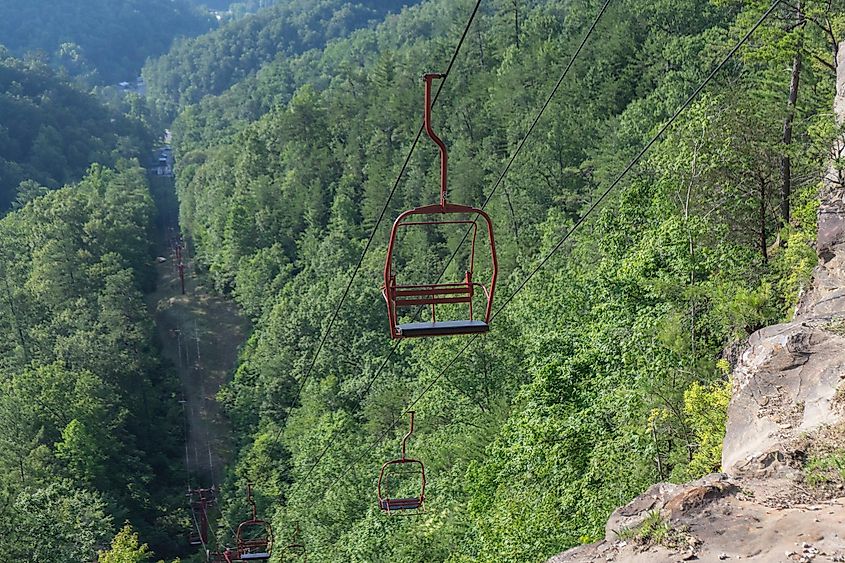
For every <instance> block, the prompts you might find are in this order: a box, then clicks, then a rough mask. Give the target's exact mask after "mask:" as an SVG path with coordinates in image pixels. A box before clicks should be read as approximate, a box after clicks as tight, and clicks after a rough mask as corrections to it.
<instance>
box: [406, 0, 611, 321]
mask: <svg viewBox="0 0 845 563" xmlns="http://www.w3.org/2000/svg"><path fill="white" fill-rule="evenodd" d="M610 2H611V0H606V1H605V3H604V5H603V6H602V7H601V9H600V10H599V12H598V14H597V15H596V17H595V19H594V20H593V23H592V25H590V28H589V29H588V30H587V33H586V34H585V35H584V37H583V39H581V43H580V44H579V45H578V48H577V49H576V50H575V53H574V54H573V55H572V57H570V59H569V63H568V64H567V65H566V68H565V69H564V70H563V73H562V74H561V75H560V78H558V80H557V83H556V84H555V85H554V87H553V88H552V90H551V92H549V95H548V97H547V98H546V101H545V102H544V103H543V105H542V107H541V108H540V111H539V112H537V115H536V117H534V121H533V122H531V125H530V126H529V127H528V130H527V131H526V132H525V135H524V136H523V137H522V140H520V142H519V144H518V145H517V147H516V149H515V150H514V151H513V154H511V157H510V159H508V163H507V164H506V165H505V167H504V168H503V169H502V172H501V174H499V178H498V179H497V180H496V183H495V184H494V185H493V189H492V190H490V193H489V194H487V197H486V198H485V200H484V203H483V204H482V205H481V209H486V208H487V205H488V204H489V203H490V200H491V199H493V195H494V194H495V193H496V190H498V189H499V186H500V185H502V182H504V180H505V177H507V175H508V172H510V170H511V166H513V163H514V162H515V161H516V158H517V157H518V156H519V154H520V153H521V152H522V149H523V148H524V147H525V144H526V143H527V142H528V137H530V136H531V133H533V132H534V129H535V128H536V127H537V124H538V123H540V119H542V117H543V114H544V113H545V112H546V110H547V109H548V108H549V106H550V105H551V103H552V100H553V99H554V97H555V95H556V94H557V91H558V90H560V87H561V85H563V81H564V80H566V77H567V75H568V74H569V71H570V70H571V69H572V67H573V66H574V64H575V61H576V59H578V56H579V55H580V54H581V51H582V50H583V49H584V46H585V45H586V44H587V41H589V39H590V36H592V34H593V32H594V31H595V29H596V26H598V23H599V21H600V20H601V18H602V16H603V15H604V13H605V11H607V8H608V6H610ZM470 232H472V227H470V228H468V229H467V231H466V232H465V233H464V236H463V238H462V239H461V242H459V243H458V244H457V246H456V247H455V250H454V252H452V255H451V256H450V257H449V259H448V260H447V261H446V265H445V266H443V271H442V272H440V277H439V278H438V281H439V280H440V279H441V278H442V277H443V276H444V275H445V273H446V270H447V269H448V268H449V265H450V264H451V263H452V261H453V260H454V259H455V257H456V256H457V255H458V251H459V250H460V249H461V246H463V244H464V242H466V240H467V237H468V236H469V234H470ZM417 314H419V312H418V313H417Z"/></svg>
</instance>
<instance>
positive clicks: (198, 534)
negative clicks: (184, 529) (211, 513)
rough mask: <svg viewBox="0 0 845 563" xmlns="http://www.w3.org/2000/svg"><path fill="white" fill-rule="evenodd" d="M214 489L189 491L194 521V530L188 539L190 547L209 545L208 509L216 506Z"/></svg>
mask: <svg viewBox="0 0 845 563" xmlns="http://www.w3.org/2000/svg"><path fill="white" fill-rule="evenodd" d="M215 497H216V492H215V489H214V487H211V488H210V489H188V499H189V502H190V504H191V513H192V517H193V519H194V525H195V528H194V530H192V531H191V533H190V535H189V537H188V543H189V544H190V545H206V544H208V508H209V507H211V506H214V502H215V500H216V498H215Z"/></svg>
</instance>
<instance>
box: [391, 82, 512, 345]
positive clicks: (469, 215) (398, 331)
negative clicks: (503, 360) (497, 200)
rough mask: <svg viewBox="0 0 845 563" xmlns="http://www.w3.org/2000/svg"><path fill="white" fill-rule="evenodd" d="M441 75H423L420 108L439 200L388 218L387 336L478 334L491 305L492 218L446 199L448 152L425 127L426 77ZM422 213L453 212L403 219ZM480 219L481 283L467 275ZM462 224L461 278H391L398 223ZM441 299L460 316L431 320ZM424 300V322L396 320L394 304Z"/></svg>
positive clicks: (421, 303)
mask: <svg viewBox="0 0 845 563" xmlns="http://www.w3.org/2000/svg"><path fill="white" fill-rule="evenodd" d="M439 78H445V75H443V74H426V75H425V76H424V77H423V80H424V82H425V111H424V114H423V118H424V125H425V130H426V133H427V134H428V136H429V137H430V138H431V140H432V141H434V143H435V144H436V145H437V146H438V147H439V149H440V203H439V204H434V205H426V206H423V207H417V208H414V209H411V210H409V211H405V212H404V213H402V214H401V215H399V217H398V218H397V219H396V221H395V222H394V223H393V228H392V229H391V231H390V239H389V242H388V247H387V260H386V262H385V265H384V285H383V286H382V293H383V295H384V299H385V301H386V302H387V314H388V320H389V323H390V337H391V338H394V339H398V338H412V337H421V336H448V335H457V334H478V333H484V332H487V331H488V330H489V324H490V317H491V309H492V307H493V294H494V292H495V289H496V277H497V275H498V272H499V266H498V262H497V259H496V243H495V239H494V237H493V222H492V221H491V219H490V216H489V215H487V213H485V212H484V211H483V210H481V209H477V208H475V207H470V206H466V205H458V204H454V203H449V202H448V201H447V200H446V186H447V162H448V154H447V151H446V145H445V144H444V143H443V141H442V140H441V139H440V138H439V137H438V136H437V134H436V133H435V132H434V130H433V129H432V127H431V82H432V80H434V79H439ZM420 215H426V216H444V215H452V216H458V218H455V219H451V218H438V219H428V220H409V218H412V217H415V216H420ZM479 221H482V222H483V224H484V225H485V226H486V229H487V237H488V242H489V245H490V255H491V264H492V274H491V278H490V282H489V284H487V285H484V284H481V283H478V282H476V281H475V280H474V279H473V268H474V266H475V257H476V256H475V245H476V239H477V235H478V223H479ZM462 224H465V225H468V226H471V230H472V246H471V250H470V258H469V264H468V268H469V269H468V270H466V272H465V274H464V279H463V280H462V281H459V282H452V283H430V284H421V285H408V284H401V283H399V282H398V281H397V273H396V272H395V271H394V264H393V259H394V248H395V246H396V239H397V235H398V233H399V229H400V228H406V227H424V226H428V225H462ZM476 290H480V291H481V292H482V293H483V294H484V297H485V298H486V306H485V308H484V317H483V320H480V319H474V317H473V303H472V300H473V297H474V296H475V292H476ZM441 304H466V305H467V306H468V309H469V315H468V317H467V318H465V319H463V320H437V317H436V315H435V313H436V311H435V306H436V305H441ZM416 306H430V307H431V320H430V321H428V322H410V323H400V322H399V310H400V309H403V308H408V307H416Z"/></svg>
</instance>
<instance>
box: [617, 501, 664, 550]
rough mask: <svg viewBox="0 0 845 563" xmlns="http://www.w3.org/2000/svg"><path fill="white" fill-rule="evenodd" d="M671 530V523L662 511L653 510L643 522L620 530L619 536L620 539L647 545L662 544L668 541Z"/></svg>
mask: <svg viewBox="0 0 845 563" xmlns="http://www.w3.org/2000/svg"><path fill="white" fill-rule="evenodd" d="M670 532H671V528H670V527H669V523H668V522H666V520H665V519H664V518H663V517H662V516H661V515H660V511H659V510H653V511H651V512H649V513H648V516H646V518H645V520H643V522H642V524H640V525H639V526H637V527H635V528H626V529H623V530H620V531H619V533H618V536H619V539H620V540H628V541H632V540H633V541H636V542H638V543H642V544H646V545H653V544H657V545H660V544H662V543H663V542H664V541H666V539H667V537H668V536H669V533H670Z"/></svg>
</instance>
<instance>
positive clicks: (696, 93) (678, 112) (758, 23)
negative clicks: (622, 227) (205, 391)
mask: <svg viewBox="0 0 845 563" xmlns="http://www.w3.org/2000/svg"><path fill="white" fill-rule="evenodd" d="M781 2H782V0H775V1H774V3H772V5H771V6H769V8H768V9H767V10H766V11H765V12H764V13H763V15H762V16H760V18H759V19H758V20H757V21H756V22H755V23H754V25H753V26H752V27H751V28H750V29H749V30H748V31H747V32H746V34H745V35H744V36H743V37H742V39H740V40H739V42H738V43H737V44H736V45H734V47H733V48H732V49H731V50H730V51H729V52H728V54H727V55H726V56H725V57H724V58H723V59H722V61H721V62H720V63H719V64H718V65H717V66H716V67H715V68H714V69H713V70H712V71H711V72H710V74H709V75H708V76H707V78H705V79H704V81H703V82H702V83H701V84H699V86H698V87H697V88H696V89H695V90H694V91H693V93H692V94H691V95H690V96H689V97H688V98H687V99H686V101H684V102H683V103H682V104H681V105H680V106H679V107H678V108H677V109H676V110H675V113H674V114H673V115H672V117H671V118H669V120H668V121H666V122H665V123H664V124H663V126H661V127H660V129H659V130H658V131H657V133H655V134H654V136H653V137H652V138H651V139H650V140H649V141H648V142H647V143H646V144H645V146H644V147H643V148H642V149H641V150H640V151H639V153H637V155H636V156H635V157H634V158H633V159H632V160H631V161H630V162H629V163H628V165H627V166H626V167H625V168H624V169H623V170H622V172H621V173H620V174H619V175H618V176H617V177H616V178H615V179H614V180H613V182H611V184H610V185H609V186H608V187H607V189H605V190H604V192H602V194H601V195H600V197H599V198H598V199H597V200H596V201H595V202H593V203H592V204H591V205H590V207H589V208H588V209H587V210H586V211H585V212H584V213H583V214H582V215H581V217H580V218H579V219H578V220H577V221H576V222H575V224H574V225H573V226H572V227H571V228H570V229H569V230H568V231H567V232H566V233H565V234H564V235H563V237H561V239H560V240H559V241H558V242H557V243H556V244H555V246H554V247H553V248H552V249H551V250H550V251H549V252H548V253H547V254H546V255H545V256H544V257H543V258H542V259H541V260H540V262H539V263H538V264H537V266H535V267H534V269H533V270H531V272H529V273H528V275H527V276H526V277H525V278H524V279H523V280H522V282H521V283H520V284H519V285H518V286H517V288H516V289H515V290H514V291H513V292H512V293H511V294H510V296H508V297H507V298H506V299H505V302H504V303H503V304H502V305H501V306H500V307H499V308H498V309H497V310H496V312H495V313H494V314H493V318H495V317H496V316H498V315H499V313H501V312H502V310H504V308H505V307H507V306H508V305H509V304H510V303H511V302H512V301H513V300H514V299H515V298H516V296H517V295H518V294H519V293H520V292H521V291H522V290H523V289H525V287H526V286H527V284H528V282H529V281H531V279H532V278H533V277H534V276H535V275H536V274H537V272H539V271H540V270H541V269H542V268H543V267H544V266H545V265H546V264H547V263H548V261H549V260H550V259H551V258H552V256H554V254H555V253H557V251H558V250H560V248H561V247H562V246H563V245H564V244H565V243H566V242H567V241H568V240H569V239H570V238H571V237H572V235H573V234H574V233H575V231H576V230H578V228H579V227H580V226H581V225H582V224H584V222H585V221H586V220H587V218H588V217H589V216H590V215H591V214H592V213H593V212H594V211H595V210H596V209H597V208H598V207H599V205H601V203H602V202H603V201H604V200H605V199H606V198H607V196H608V195H610V193H611V192H612V191H613V190H614V189H615V188H616V186H618V185H619V183H620V182H621V181H622V180H623V178H624V177H625V176H627V175H628V173H629V172H630V171H631V170H632V169H633V168H634V166H636V165H637V163H639V161H640V160H641V159H642V157H643V156H645V154H646V153H647V152H648V151H649V150H650V149H651V147H652V146H654V144H655V143H657V141H658V140H659V139H660V138H661V137H662V136H663V134H664V133H665V132H666V131H667V130H668V129H669V127H671V126H672V124H674V123H675V121H677V119H678V117H680V116H681V114H683V113H684V111H686V110H687V108H689V106H690V105H691V104H692V103H693V102H694V101H695V100H696V98H698V96H699V94H701V92H702V91H703V90H704V88H705V87H707V85H708V84H709V83H710V82H711V81H712V80H713V79H714V78H715V77H716V75H717V74H718V73H719V72H720V71H721V70H722V69H723V68H724V67H725V66H726V65H727V64H728V62H730V60H731V59H732V58H733V57H734V55H736V53H737V51H739V49H740V48H742V47H743V46H744V45H745V44H746V43H747V42H748V40H749V39H750V38H751V36H752V35H754V33H755V32H756V31H757V29H758V28H759V27H760V26H761V25H762V24H763V22H765V21H766V20H767V19H768V18H769V16H770V15H771V14H772V13H773V12H774V11H775V9H776V8H777V7H778V6H779V5H780V4H781ZM476 341H477V336H474V337H473V338H470V339H468V340H467V342H466V344H465V345H464V346H463V347H462V348H461V349H460V350H459V351H458V353H457V354H455V356H454V357H453V358H452V359H451V360H450V361H449V362H448V364H446V366H445V367H443V369H442V370H441V371H440V373H439V374H438V375H437V376H436V377H435V378H434V379H432V380H431V382H429V383H428V385H426V386H425V387H424V388H423V390H422V392H421V393H420V394H419V395H417V397H416V398H414V399H413V400H412V401H411V402H410V404H409V405H408V406H407V408H406V409H405V410H404V411H403V412H402V414H401V415H400V416H399V417H397V418H396V419H395V420H394V422H393V423H392V424H391V425H390V426H389V427H388V428H387V429H386V430H385V431H384V432H383V433H382V434H381V435H380V436H379V437H378V438H377V439H376V440H375V441H373V443H372V444H371V445H370V446H369V447H367V448H366V449H364V450H363V452H362V453H361V454H360V455H359V456H357V457H356V458H355V459H354V460H353V461H352V462H351V463H350V464H348V465H347V466H346V467H344V469H343V470H342V471H341V472H340V473H339V474H338V477H339V478H338V479H335V480H333V481H332V482H331V483H330V484H329V485H328V488H327V489H326V490H325V491H324V493H323V495H324V496H323V498H325V496H326V495H327V494H328V493H329V491H331V490H332V488H334V486H335V485H336V484H337V483H338V482H339V481H341V480H342V478H343V477H345V476H348V475H350V474H351V471H352V469H353V468H354V467H355V466H356V465H357V464H358V463H359V462H360V461H361V460H362V459H363V458H364V456H365V455H366V454H367V453H369V452H370V451H371V450H373V449H374V448H376V447H377V446H378V445H379V444H380V443H381V442H382V441H383V440H384V439H385V438H386V437H387V436H388V435H389V434H390V433H391V432H392V431H393V430H394V429H395V428H396V426H397V424H398V423H399V421H401V420H402V419H403V417H404V416H405V415H407V414H408V413H410V412H411V410H413V409H414V407H415V405H416V404H417V403H418V402H419V401H420V400H422V398H423V397H424V396H425V395H426V394H427V393H428V392H429V391H430V390H431V389H432V388H433V387H434V385H436V384H437V382H438V381H440V379H441V378H443V376H445V374H446V373H447V372H448V371H449V370H450V369H451V368H452V366H453V365H455V363H456V362H457V361H458V359H459V358H460V357H461V356H462V355H463V354H464V353H466V351H467V350H469V348H470V347H471V346H472V345H473V344H474V343H475V342H476Z"/></svg>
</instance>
